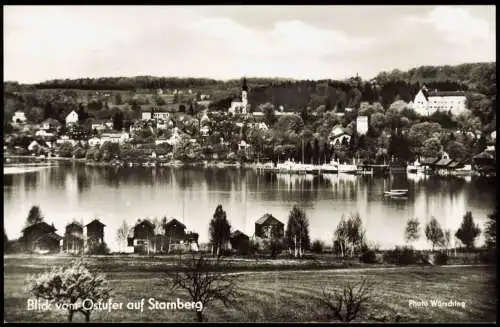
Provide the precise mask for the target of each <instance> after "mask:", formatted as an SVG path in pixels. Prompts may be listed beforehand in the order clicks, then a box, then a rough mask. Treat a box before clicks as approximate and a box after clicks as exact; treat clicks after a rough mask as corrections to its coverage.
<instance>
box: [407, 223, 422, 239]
mask: <svg viewBox="0 0 500 327" xmlns="http://www.w3.org/2000/svg"><path fill="white" fill-rule="evenodd" d="M419 238H420V222H419V221H418V219H417V218H415V219H409V220H408V221H407V222H406V229H405V240H406V242H407V243H411V242H414V241H418V239H419Z"/></svg>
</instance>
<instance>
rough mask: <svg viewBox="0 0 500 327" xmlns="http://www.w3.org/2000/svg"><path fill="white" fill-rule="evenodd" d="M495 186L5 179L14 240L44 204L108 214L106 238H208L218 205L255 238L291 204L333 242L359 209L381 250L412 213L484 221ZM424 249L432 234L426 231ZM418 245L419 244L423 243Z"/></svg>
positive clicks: (189, 178) (401, 180) (454, 221)
mask: <svg viewBox="0 0 500 327" xmlns="http://www.w3.org/2000/svg"><path fill="white" fill-rule="evenodd" d="M391 188H407V189H408V190H409V194H408V198H407V199H386V198H384V197H383V193H384V191H387V190H390V189H391ZM495 200H496V185H495V184H494V183H490V182H485V181H484V180H478V179H472V180H470V181H467V180H466V179H464V178H451V179H450V178H445V179H443V178H430V177H425V176H418V175H408V176H406V175H405V174H403V175H393V176H389V177H374V176H354V175H348V174H329V175H318V176H316V175H282V174H273V173H269V172H264V173H257V172H256V171H253V170H239V169H221V168H208V169H196V168H172V167H158V168H145V167H134V168H129V167H126V168H118V169H117V168H110V167H84V166H83V167H82V166H78V165H68V166H60V167H55V168H51V169H47V170H42V171H38V172H35V173H29V174H18V175H5V176H4V216H5V220H4V221H5V226H6V231H7V234H8V236H9V237H17V236H18V234H19V231H20V230H21V229H22V227H23V226H22V225H23V224H24V220H25V218H26V214H27V212H28V211H29V208H30V206H31V205H33V204H38V205H40V207H41V208H42V211H43V212H44V213H45V216H46V217H48V219H50V222H52V221H53V222H54V223H55V225H56V228H58V229H59V230H63V229H64V226H65V224H66V223H67V222H69V221H70V220H71V217H73V216H75V215H76V216H78V217H84V219H89V220H90V219H92V218H93V217H94V216H95V215H97V216H99V217H102V219H103V220H104V222H105V224H106V226H107V227H106V236H105V237H106V241H107V242H109V243H110V246H112V247H113V244H114V243H115V242H116V241H115V240H114V239H115V237H114V235H115V234H116V229H117V228H118V227H119V225H120V224H121V222H122V221H123V220H124V219H125V220H126V221H127V222H128V223H129V224H133V223H134V222H135V221H136V220H137V218H138V217H162V216H164V215H166V216H168V217H177V218H178V219H179V220H181V221H183V222H184V223H185V224H186V225H187V227H188V228H189V229H192V230H195V231H197V232H198V233H199V234H200V240H201V241H202V242H204V241H207V240H208V223H209V221H210V219H211V217H212V215H213V211H214V210H215V207H216V206H217V205H218V204H219V203H220V204H222V205H223V207H224V209H225V210H226V212H227V214H228V219H229V220H230V222H231V225H232V226H233V228H234V229H240V230H242V231H243V232H245V233H247V234H248V235H252V234H253V229H254V222H255V220H257V219H258V218H260V217H261V216H262V215H263V214H264V213H266V212H269V213H272V214H273V215H274V216H275V217H277V218H278V219H280V220H281V221H283V222H284V223H286V221H287V219H288V213H289V211H290V209H291V207H292V206H293V205H295V204H299V205H300V206H302V207H304V208H305V210H306V213H307V215H308V217H309V220H310V228H311V237H312V238H313V239H314V238H320V239H323V240H324V241H328V242H330V240H331V237H332V234H333V231H334V229H335V227H336V225H337V224H338V222H339V220H340V218H341V216H342V214H349V213H350V212H359V213H360V215H361V217H362V219H363V222H364V223H365V226H366V230H367V237H368V238H369V239H370V240H372V241H377V242H379V243H380V244H381V245H382V246H392V245H395V244H402V243H403V242H404V240H403V231H404V224H405V222H406V220H407V219H408V218H414V217H417V218H419V219H420V220H421V221H422V222H423V223H425V222H426V221H427V220H428V219H430V217H431V216H435V217H436V218H437V219H438V220H439V221H440V223H441V224H442V225H443V226H444V227H446V228H454V229H456V228H458V226H459V224H460V220H461V219H462V216H463V215H464V213H465V211H467V210H471V211H472V212H473V215H474V218H475V219H477V220H478V223H481V219H483V218H485V217H486V215H487V214H488V213H489V212H490V211H491V210H492V209H493V208H495V204H496V202H495ZM422 238H423V241H422V243H421V245H422V246H425V245H426V244H425V243H426V241H425V237H422ZM417 246H418V244H417Z"/></svg>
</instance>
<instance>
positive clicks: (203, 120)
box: [200, 110, 210, 126]
mask: <svg viewBox="0 0 500 327" xmlns="http://www.w3.org/2000/svg"><path fill="white" fill-rule="evenodd" d="M208 123H210V118H209V117H208V113H207V111H206V110H205V111H204V112H203V115H202V116H201V119H200V125H202V126H203V125H206V124H208Z"/></svg>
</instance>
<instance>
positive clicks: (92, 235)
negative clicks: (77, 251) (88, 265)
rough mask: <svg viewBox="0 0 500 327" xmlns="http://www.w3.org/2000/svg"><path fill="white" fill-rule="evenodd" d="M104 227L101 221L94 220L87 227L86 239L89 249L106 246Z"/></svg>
mask: <svg viewBox="0 0 500 327" xmlns="http://www.w3.org/2000/svg"><path fill="white" fill-rule="evenodd" d="M104 227H106V225H104V224H103V223H102V222H101V221H100V220H99V219H94V220H92V221H91V222H90V223H88V224H87V225H85V237H86V239H87V244H86V247H87V249H92V248H93V247H94V246H98V245H100V244H104Z"/></svg>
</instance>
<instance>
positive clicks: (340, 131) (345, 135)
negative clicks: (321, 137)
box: [329, 125, 352, 146]
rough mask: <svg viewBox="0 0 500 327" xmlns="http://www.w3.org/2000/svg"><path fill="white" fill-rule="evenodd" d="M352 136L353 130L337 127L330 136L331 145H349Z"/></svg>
mask: <svg viewBox="0 0 500 327" xmlns="http://www.w3.org/2000/svg"><path fill="white" fill-rule="evenodd" d="M351 136H352V130H351V129H350V128H348V127H345V128H344V127H342V125H336V126H334V127H333V128H332V131H331V132H330V135H329V140H330V144H331V145H333V146H338V145H342V144H346V143H347V144H348V143H349V142H350V141H351Z"/></svg>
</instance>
